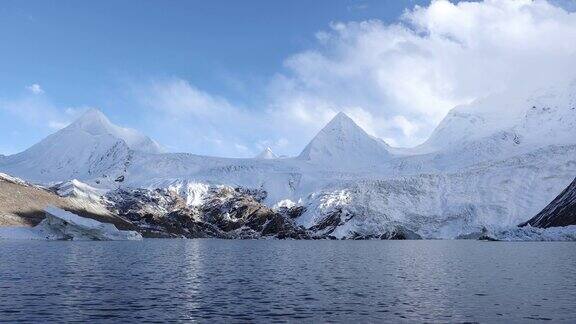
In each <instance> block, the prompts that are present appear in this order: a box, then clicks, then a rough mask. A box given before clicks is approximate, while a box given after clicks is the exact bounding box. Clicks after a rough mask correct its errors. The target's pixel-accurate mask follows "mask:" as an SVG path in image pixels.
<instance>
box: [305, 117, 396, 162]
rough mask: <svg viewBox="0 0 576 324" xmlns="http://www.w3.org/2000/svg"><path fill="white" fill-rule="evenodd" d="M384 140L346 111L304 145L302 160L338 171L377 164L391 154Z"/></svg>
mask: <svg viewBox="0 0 576 324" xmlns="http://www.w3.org/2000/svg"><path fill="white" fill-rule="evenodd" d="M388 148H389V147H388V145H387V144H386V143H384V141H382V140H380V139H377V138H374V137H372V136H370V135H368V134H367V133H366V132H365V131H364V130H363V129H362V128H360V126H358V125H356V123H354V121H353V120H352V119H351V118H350V117H348V116H347V115H346V114H344V113H342V112H341V113H338V114H337V115H336V116H335V117H334V118H333V119H332V120H331V121H330V122H329V123H328V124H327V125H326V126H325V127H324V128H323V129H322V130H321V131H320V132H319V133H318V134H317V135H316V137H314V139H312V141H311V142H310V143H309V144H308V145H307V146H306V147H305V148H304V150H303V151H302V153H300V155H299V156H298V159H299V160H302V161H307V162H309V163H312V164H316V165H322V166H323V167H324V168H327V167H328V168H333V169H336V170H357V169H362V168H366V167H372V168H373V167H377V166H380V165H381V164H382V163H383V162H385V161H386V160H388V159H389V158H390V156H391V154H390V152H389V151H388Z"/></svg>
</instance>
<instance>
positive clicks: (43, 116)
mask: <svg viewBox="0 0 576 324" xmlns="http://www.w3.org/2000/svg"><path fill="white" fill-rule="evenodd" d="M437 2H438V3H440V4H438V3H436V4H434V5H430V6H429V1H399V0H388V1H386V0H379V1H353V0H325V1H324V0H315V1H292V0H291V1H264V0H263V1H82V2H81V1H58V2H53V1H22V0H18V1H10V0H5V1H2V3H1V4H0V40H1V41H0V71H1V72H0V153H3V154H11V153H16V152H19V151H22V150H24V149H25V148H27V147H29V146H30V145H32V144H34V143H35V142H37V141H39V140H40V139H41V138H43V137H44V136H46V135H48V134H50V133H52V132H54V131H56V130H57V129H59V128H61V127H63V126H64V125H66V123H68V122H70V121H71V120H73V119H74V118H75V117H77V116H78V115H79V114H81V112H82V111H83V110H85V109H87V108H88V107H97V108H99V109H101V110H102V111H103V112H104V113H105V114H106V115H108V116H109V118H110V119H111V120H112V121H113V122H115V123H117V124H119V125H122V126H128V127H131V128H135V129H138V130H140V131H141V132H143V133H145V134H147V135H149V136H151V137H153V138H154V139H156V140H158V141H159V142H160V143H161V144H163V145H164V146H166V147H167V148H168V150H170V151H185V152H193V153H199V154H210V155H223V156H251V155H254V154H256V153H258V151H259V150H261V149H262V148H264V147H265V146H271V147H272V148H273V149H274V150H275V151H276V152H277V153H279V154H288V155H292V154H297V153H298V152H299V151H300V150H301V149H302V148H303V146H304V145H305V144H306V142H307V141H308V140H310V139H311V137H312V136H313V135H314V133H315V132H316V131H318V130H319V129H320V128H321V127H322V125H323V124H324V123H325V122H326V121H327V120H329V118H330V117H331V116H332V115H333V114H335V113H336V112H337V111H340V110H342V111H345V112H347V113H348V114H350V115H351V116H352V117H353V118H354V119H355V120H356V121H357V122H358V123H359V124H361V126H362V127H364V128H365V129H366V130H367V131H369V132H370V133H372V134H373V135H376V136H379V137H382V138H384V139H385V140H387V141H389V142H390V143H391V144H393V145H399V146H412V145H416V144H418V143H420V142H422V141H423V140H425V139H426V137H427V136H428V135H429V134H430V132H431V131H432V130H433V127H434V126H435V125H436V124H437V123H438V122H439V121H440V120H441V118H442V116H444V115H445V113H446V112H447V111H448V110H449V109H450V108H451V107H452V106H454V105H456V104H461V103H465V102H467V101H470V100H473V99H475V98H476V97H478V96H481V95H484V94H486V93H489V92H490V91H494V90H495V89H496V88H497V87H498V86H499V84H498V82H491V80H492V79H491V78H494V80H498V79H501V75H500V74H498V73H496V72H495V73H493V74H490V73H488V75H486V76H485V77H486V80H485V81H484V82H480V84H479V85H474V86H472V85H468V84H467V83H466V82H469V83H472V81H470V80H471V79H473V78H474V77H476V76H477V75H478V73H479V70H480V71H483V70H486V69H488V70H490V69H495V66H500V65H504V66H505V65H506V62H507V61H506V60H509V61H513V62H526V66H529V63H530V62H533V57H532V56H530V55H528V54H526V55H524V54H522V53H521V54H518V55H519V57H513V56H512V57H507V56H510V55H501V57H506V58H505V60H504V61H502V62H500V61H498V62H496V63H494V64H495V65H490V64H488V66H487V67H486V69H479V70H470V71H464V72H458V73H461V74H462V75H457V76H455V77H454V76H453V75H454V74H458V73H456V72H454V71H461V69H458V67H459V64H461V65H462V66H466V65H468V64H469V62H470V60H474V59H476V58H477V57H478V56H479V55H481V54H482V53H483V52H482V51H483V50H484V49H486V48H494V44H496V45H499V44H501V43H498V42H504V41H509V40H510V39H501V40H488V41H486V43H485V44H476V45H477V47H478V48H472V49H470V48H471V47H470V46H468V47H467V48H468V49H460V50H461V51H464V53H459V52H458V53H457V52H456V50H452V49H447V48H448V47H449V46H452V44H446V42H447V40H446V39H441V40H434V37H432V36H433V35H434V33H439V34H442V33H452V34H451V37H453V38H456V40H458V39H457V38H461V40H459V42H460V43H461V42H462V40H466V39H467V38H466V37H467V36H468V35H466V34H462V32H461V29H457V30H454V31H452V30H448V27H447V26H449V25H455V26H456V27H461V26H460V25H459V24H461V25H466V26H467V25H468V24H467V23H466V22H465V21H464V22H463V21H461V20H458V21H456V22H455V23H451V22H450V21H449V20H448V21H437V20H438V19H441V18H442V19H444V18H443V17H446V13H449V14H451V15H454V14H455V13H456V14H455V16H454V17H458V16H463V13H468V14H470V17H471V18H470V19H471V21H474V19H473V18H472V17H474V15H477V16H478V17H484V16H485V15H482V12H483V11H485V12H493V10H492V11H490V6H492V7H498V8H499V10H501V11H502V12H504V17H497V15H494V18H493V19H492V20H490V19H489V18H485V17H484V18H482V19H488V22H486V23H483V24H480V23H478V26H479V27H475V28H478V30H472V29H471V30H469V31H467V32H469V33H476V34H477V33H479V32H480V33H482V32H486V33H488V31H487V30H484V29H482V28H484V27H482V26H483V25H488V26H489V25H490V23H494V24H496V23H499V22H500V20H499V19H501V20H502V21H506V20H510V19H512V20H513V19H514V17H516V16H517V15H519V14H525V12H523V10H524V11H526V8H520V7H518V6H510V5H508V4H505V3H504V2H502V3H497V4H494V3H492V4H483V3H480V4H479V5H480V7H477V6H470V4H467V5H466V4H465V5H462V4H454V3H450V2H447V1H437ZM496 2H498V1H496ZM558 3H559V2H555V3H554V4H548V3H546V2H539V3H538V5H537V6H535V5H532V4H530V3H527V4H525V6H528V7H530V8H528V9H529V10H531V11H530V12H531V14H533V15H534V16H544V18H538V19H548V20H550V21H561V22H562V24H563V25H562V26H560V27H562V28H560V27H559V28H558V29H557V30H551V31H550V32H549V33H550V34H544V35H537V36H535V37H534V39H528V40H527V42H528V44H529V45H534V46H536V44H537V43H538V42H539V41H540V40H541V39H540V38H545V39H548V40H549V41H548V43H549V44H551V45H554V44H555V43H554V41H557V42H559V43H560V41H561V40H562V41H564V42H565V41H566V37H572V34H570V32H571V31H572V29H571V28H573V27H574V26H573V25H572V20H574V17H572V16H573V15H571V14H570V12H569V11H567V10H565V9H562V8H559V7H557V5H558ZM573 4H574V2H573V1H562V6H563V8H570V6H572V5H573ZM416 5H420V6H421V8H419V9H418V8H417V9H414V8H415V6H416ZM538 6H539V7H538ZM532 7H534V8H532ZM550 8H551V10H549V9H550ZM492 9H493V8H492ZM458 11H460V13H458ZM543 12H544V14H542V13H543ZM507 15H508V16H507ZM515 15H516V16H515ZM448 19H455V18H450V17H449V16H448ZM479 19H480V18H479ZM431 22H434V23H435V24H431ZM443 24H445V25H443ZM530 27H531V25H530V24H529V23H527V25H526V26H523V27H522V28H526V30H527V31H528V30H529V28H530ZM442 28H443V29H442ZM510 37H513V35H511V36H510ZM539 37H540V38H539ZM399 40H401V42H400V41H399ZM450 41H454V40H452V39H451V40H450ZM434 42H436V43H434ZM399 43H401V44H408V45H409V46H408V45H406V46H403V47H394V48H392V45H391V44H399ZM456 43H458V42H456ZM394 46H397V45H394ZM465 48H466V47H465ZM531 49H532V48H530V47H528V48H527V50H531ZM508 50H510V53H512V51H513V49H512V48H510V49H509V48H503V49H502V51H504V52H505V53H508V52H506V51H508ZM537 50H538V52H537V54H538V55H540V57H544V58H545V57H547V56H545V55H551V56H554V57H556V56H557V53H549V51H548V52H547V51H546V50H543V49H540V48H537ZM442 51H448V52H442ZM570 51H571V48H569V49H566V53H561V54H562V55H561V58H560V62H563V61H562V60H563V59H566V60H567V61H568V60H569V59H570V58H573V56H570V55H572V52H570ZM371 53H378V55H377V56H372V55H371ZM423 53H428V54H423ZM438 53H441V54H442V56H441V57H440V56H436V54H438ZM499 54H501V53H499ZM426 55H428V56H430V57H427V56H426ZM438 55H439V54H438ZM451 55H454V57H464V58H465V59H468V61H466V60H464V59H462V60H461V61H460V60H457V61H454V60H453V59H452V58H451ZM534 55H536V54H534ZM444 57H445V58H444ZM407 58H408V59H407ZM444 59H445V60H447V62H454V64H455V67H454V70H451V69H447V68H446V67H445V64H446V62H444V61H442V60H444ZM423 62H425V63H423ZM429 62H431V63H429ZM545 67H546V68H550V69H551V70H554V71H556V70H555V68H556V67H557V65H554V66H551V67H548V66H545ZM523 69H524V65H522V64H521V63H519V66H518V69H517V70H518V71H521V70H523ZM464 70H466V69H464ZM490 71H491V70H490ZM518 71H512V72H510V71H507V74H510V73H512V75H513V77H517V78H520V77H523V76H525V75H524V74H520V72H518ZM516 72H518V75H515V74H514V73H516ZM367 74H368V75H367ZM396 81H398V82H396ZM506 81H510V79H507V80H506ZM462 83H464V85H462V86H461V84H462ZM376 85H377V86H376ZM413 88H414V89H413ZM411 91H417V93H416V94H413V93H412V92H411ZM407 97H409V98H410V100H407V99H406V98H407Z"/></svg>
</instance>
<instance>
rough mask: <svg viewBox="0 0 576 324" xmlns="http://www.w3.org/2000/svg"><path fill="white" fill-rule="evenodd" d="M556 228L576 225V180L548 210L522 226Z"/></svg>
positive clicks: (545, 209)
mask: <svg viewBox="0 0 576 324" xmlns="http://www.w3.org/2000/svg"><path fill="white" fill-rule="evenodd" d="M526 225H531V226H533V227H541V228H548V227H556V226H569V225H576V179H575V180H574V181H572V183H571V184H570V185H569V186H568V187H567V188H566V189H564V191H562V193H561V194H560V195H558V197H556V198H555V199H554V200H553V201H552V202H551V203H550V204H549V205H548V206H546V208H544V209H543V210H542V211H541V212H540V213H538V215H536V216H534V217H533V218H531V219H530V220H529V221H527V222H525V223H522V224H520V226H526Z"/></svg>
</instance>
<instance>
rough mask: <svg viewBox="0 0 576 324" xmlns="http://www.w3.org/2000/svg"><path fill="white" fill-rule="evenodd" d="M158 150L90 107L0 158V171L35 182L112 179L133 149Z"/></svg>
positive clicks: (151, 142)
mask: <svg viewBox="0 0 576 324" xmlns="http://www.w3.org/2000/svg"><path fill="white" fill-rule="evenodd" d="M160 150H161V149H160V146H159V145H158V144H156V143H155V142H154V141H152V140H151V139H149V138H148V137H146V136H143V135H141V134H139V133H138V132H136V131H134V130H131V129H127V128H121V127H118V126H116V125H113V124H112V123H111V122H110V121H109V120H108V119H107V118H106V116H104V114H102V112H100V111H98V110H95V109H91V110H89V111H87V112H86V113H85V114H84V115H82V116H81V117H80V118H79V119H78V120H76V121H75V122H73V123H72V124H70V125H69V126H67V127H66V128H64V129H62V130H60V131H58V132H56V133H55V134H52V135H50V136H48V137H47V138H45V139H44V140H42V141H41V142H39V143H38V144H36V145H34V146H32V147H31V148H29V149H28V150H26V151H24V152H22V153H19V154H16V155H11V156H8V157H5V158H4V159H2V160H0V171H3V172H6V173H9V174H12V175H15V176H18V177H20V178H24V179H26V180H28V181H32V182H39V183H50V182H57V181H66V180H71V179H74V178H78V179H97V178H102V179H106V178H108V179H115V178H116V177H117V176H118V175H119V174H121V173H122V172H123V170H124V169H125V166H126V165H127V164H128V163H129V160H130V156H131V154H132V152H133V151H139V152H146V153H149V154H152V153H159V152H160Z"/></svg>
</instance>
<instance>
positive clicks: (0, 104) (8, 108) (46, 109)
mask: <svg viewBox="0 0 576 324" xmlns="http://www.w3.org/2000/svg"><path fill="white" fill-rule="evenodd" d="M87 109H89V107H65V108H60V107H57V106H55V105H54V104H53V103H52V102H51V101H50V100H49V98H47V97H45V96H37V94H34V93H33V94H27V95H24V96H21V97H18V98H14V99H5V98H0V112H3V113H5V114H8V115H9V116H11V118H13V119H14V122H22V123H24V124H26V125H27V126H33V127H37V128H41V129H45V130H50V131H53V130H58V129H61V128H63V127H66V126H67V125H68V124H69V123H70V122H71V121H72V120H74V119H75V118H77V117H78V116H79V115H80V114H81V113H82V112H83V111H86V110H87Z"/></svg>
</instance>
